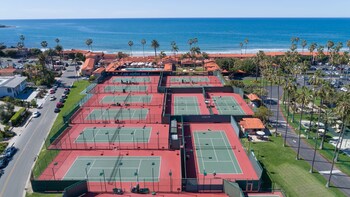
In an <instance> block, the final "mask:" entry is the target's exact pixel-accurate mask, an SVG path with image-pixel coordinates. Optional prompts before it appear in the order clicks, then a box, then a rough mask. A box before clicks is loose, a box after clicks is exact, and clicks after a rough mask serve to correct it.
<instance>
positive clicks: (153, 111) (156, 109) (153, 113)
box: [71, 106, 163, 124]
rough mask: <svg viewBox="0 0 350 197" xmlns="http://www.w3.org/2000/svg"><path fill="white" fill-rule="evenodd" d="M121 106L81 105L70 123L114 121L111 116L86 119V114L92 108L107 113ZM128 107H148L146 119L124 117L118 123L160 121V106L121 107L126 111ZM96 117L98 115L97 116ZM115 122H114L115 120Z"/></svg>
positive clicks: (137, 107)
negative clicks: (103, 118) (105, 118)
mask: <svg viewBox="0 0 350 197" xmlns="http://www.w3.org/2000/svg"><path fill="white" fill-rule="evenodd" d="M119 108H121V107H117V106H109V107H83V108H80V109H79V110H78V111H77V112H76V113H75V114H74V115H73V116H72V119H71V123H72V124H109V123H113V122H115V121H114V120H113V118H112V116H111V119H110V120H102V119H96V120H91V119H88V116H89V114H90V113H92V112H93V111H94V110H101V111H102V113H105V114H108V113H107V109H108V110H118V109H119ZM128 109H148V113H147V116H146V119H136V120H135V119H133V120H129V119H124V120H119V123H121V124H137V123H142V124H146V123H148V124H151V123H156V124H158V123H161V114H162V109H163V107H162V106H145V107H141V106H129V107H125V106H124V107H122V110H124V111H126V110H128ZM97 118H98V117H97ZM115 123H116V122H115Z"/></svg>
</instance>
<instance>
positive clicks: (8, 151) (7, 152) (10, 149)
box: [5, 146, 17, 158]
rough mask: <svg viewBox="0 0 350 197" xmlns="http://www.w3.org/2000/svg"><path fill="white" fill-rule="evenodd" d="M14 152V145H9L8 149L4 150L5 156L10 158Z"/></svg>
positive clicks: (15, 150)
mask: <svg viewBox="0 0 350 197" xmlns="http://www.w3.org/2000/svg"><path fill="white" fill-rule="evenodd" d="M16 152H17V148H16V147H14V146H11V147H9V148H8V149H6V151H5V156H6V157H7V158H11V157H13V155H15V154H16Z"/></svg>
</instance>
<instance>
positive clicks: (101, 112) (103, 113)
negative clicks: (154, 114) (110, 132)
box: [86, 108, 148, 120]
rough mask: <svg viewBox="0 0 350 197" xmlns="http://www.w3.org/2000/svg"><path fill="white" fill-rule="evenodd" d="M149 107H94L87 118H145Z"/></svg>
mask: <svg viewBox="0 0 350 197" xmlns="http://www.w3.org/2000/svg"><path fill="white" fill-rule="evenodd" d="M147 114H148V109H144V108H142V109H132V108H131V109H130V108H118V109H93V110H92V111H91V112H90V114H89V115H88V116H87V117H86V119H87V120H145V119H146V117H147Z"/></svg>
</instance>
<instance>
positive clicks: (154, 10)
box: [0, 0, 350, 19]
mask: <svg viewBox="0 0 350 197" xmlns="http://www.w3.org/2000/svg"><path fill="white" fill-rule="evenodd" d="M349 7H350V1H348V0H342V1H340V0H336V1H329V0H292V1H291V0H172V1H170V0H99V1H92V0H59V1H57V2H56V3H55V1H50V0H33V1H29V0H1V6H0V19H43V18H167V17H169V18H172V17H176V18H177V17H350V12H349V11H348V8H349Z"/></svg>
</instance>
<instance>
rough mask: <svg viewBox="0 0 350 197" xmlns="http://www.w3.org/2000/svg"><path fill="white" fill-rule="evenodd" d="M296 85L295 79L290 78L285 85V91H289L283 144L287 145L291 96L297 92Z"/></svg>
mask: <svg viewBox="0 0 350 197" xmlns="http://www.w3.org/2000/svg"><path fill="white" fill-rule="evenodd" d="M296 89H297V87H296V85H295V83H294V81H293V80H292V79H290V78H287V81H286V84H285V86H284V91H285V92H287V102H288V103H287V120H286V124H287V125H286V130H285V134H284V141H283V146H285V145H286V142H287V134H288V124H289V123H288V120H289V110H290V103H291V97H292V95H293V94H295V92H296Z"/></svg>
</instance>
